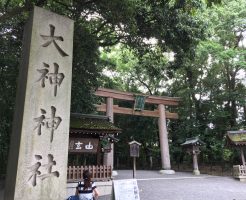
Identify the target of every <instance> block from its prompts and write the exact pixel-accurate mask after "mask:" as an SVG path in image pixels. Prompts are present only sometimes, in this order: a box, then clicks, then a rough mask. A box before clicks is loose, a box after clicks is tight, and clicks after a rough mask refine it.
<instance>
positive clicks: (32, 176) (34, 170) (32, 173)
mask: <svg viewBox="0 0 246 200" xmlns="http://www.w3.org/2000/svg"><path fill="white" fill-rule="evenodd" d="M35 158H36V160H41V159H42V156H40V155H35ZM40 167H41V163H40V162H36V163H35V164H34V165H32V166H31V167H29V168H28V169H29V172H30V176H29V178H28V181H30V180H31V179H32V186H34V187H35V186H36V185H37V176H38V175H40V174H41V172H40V171H39V170H38V169H39V168H40Z"/></svg>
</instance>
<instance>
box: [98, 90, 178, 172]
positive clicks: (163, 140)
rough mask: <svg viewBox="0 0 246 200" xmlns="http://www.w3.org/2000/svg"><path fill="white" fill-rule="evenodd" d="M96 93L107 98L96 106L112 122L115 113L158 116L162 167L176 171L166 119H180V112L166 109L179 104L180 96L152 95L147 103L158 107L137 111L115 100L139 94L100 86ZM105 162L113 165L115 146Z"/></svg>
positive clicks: (130, 98)
mask: <svg viewBox="0 0 246 200" xmlns="http://www.w3.org/2000/svg"><path fill="white" fill-rule="evenodd" d="M95 95H96V96H99V97H105V98H106V104H101V105H96V108H97V111H101V112H106V115H107V116H108V117H109V118H110V121H111V122H113V121H114V113H119V114H126V115H138V116H147V117H158V118H159V120H158V126H159V138H160V150H161V164H162V169H164V170H163V171H162V172H163V173H174V171H173V170H171V163H170V154H169V144H168V132H167V125H166V119H178V114H177V113H171V112H168V111H166V110H165V106H177V105H179V103H180V98H177V97H163V96H154V95H150V96H148V97H147V98H146V99H145V103H149V104H156V105H158V109H157V110H141V111H135V110H134V109H131V108H124V107H119V106H118V105H114V103H113V100H114V99H119V100H125V101H133V102H134V101H135V96H136V95H139V94H134V93H130V92H122V91H117V90H112V89H106V88H98V89H97V90H96V92H95ZM140 95H141V94H140ZM104 164H105V165H111V166H113V146H112V151H111V152H110V153H107V154H105V156H104Z"/></svg>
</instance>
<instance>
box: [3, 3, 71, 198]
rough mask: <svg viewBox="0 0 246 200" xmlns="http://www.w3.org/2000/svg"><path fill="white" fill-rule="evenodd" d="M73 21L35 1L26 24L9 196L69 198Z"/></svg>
mask: <svg viewBox="0 0 246 200" xmlns="http://www.w3.org/2000/svg"><path fill="white" fill-rule="evenodd" d="M73 26H74V24H73V21H72V20H70V19H68V18H66V17H63V16H60V15H57V14H55V13H52V12H49V11H47V10H44V9H42V8H39V7H34V11H33V13H32V15H31V17H30V19H29V21H28V23H27V25H26V27H25V32H24V40H23V55H22V62H21V66H20V74H19V82H18V90H17V100H16V110H15V117H14V123H13V131H12V136H11V147H10V155H9V162H8V172H7V178H6V184H5V200H22V199H23V200H61V199H64V198H65V193H66V179H67V155H68V148H67V147H68V140H69V119H70V100H71V77H72V50H73Z"/></svg>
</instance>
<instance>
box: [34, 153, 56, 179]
mask: <svg viewBox="0 0 246 200" xmlns="http://www.w3.org/2000/svg"><path fill="white" fill-rule="evenodd" d="M53 165H56V161H55V160H54V156H53V155H51V154H48V163H47V164H45V165H42V167H44V168H45V169H46V171H47V173H46V174H42V175H40V176H39V178H41V180H44V179H46V178H49V177H52V176H55V177H59V175H60V174H59V172H58V171H54V172H52V166H53Z"/></svg>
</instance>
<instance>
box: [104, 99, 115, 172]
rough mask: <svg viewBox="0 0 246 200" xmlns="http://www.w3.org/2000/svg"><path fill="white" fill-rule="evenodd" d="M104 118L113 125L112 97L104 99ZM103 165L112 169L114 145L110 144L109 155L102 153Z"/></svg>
mask: <svg viewBox="0 0 246 200" xmlns="http://www.w3.org/2000/svg"><path fill="white" fill-rule="evenodd" d="M106 102H107V103H106V116H108V117H109V121H110V122H112V123H114V111H113V104H114V99H113V98H112V97H107V99H106ZM103 164H104V165H108V166H109V165H110V166H111V167H112V168H113V167H114V144H113V143H112V144H111V151H110V152H109V153H104V157H103Z"/></svg>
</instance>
